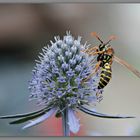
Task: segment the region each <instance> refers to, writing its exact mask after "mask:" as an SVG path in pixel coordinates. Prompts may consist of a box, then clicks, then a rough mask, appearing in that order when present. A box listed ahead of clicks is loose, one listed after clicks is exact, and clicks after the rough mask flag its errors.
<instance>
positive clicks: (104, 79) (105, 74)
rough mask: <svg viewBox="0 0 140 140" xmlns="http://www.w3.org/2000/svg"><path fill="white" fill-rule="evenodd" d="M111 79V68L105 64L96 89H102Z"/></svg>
mask: <svg viewBox="0 0 140 140" xmlns="http://www.w3.org/2000/svg"><path fill="white" fill-rule="evenodd" d="M111 77H112V70H111V66H110V64H108V63H106V64H105V66H104V67H102V71H101V74H100V81H99V84H98V89H103V88H104V87H105V86H106V85H107V84H108V83H109V81H110V79H111Z"/></svg>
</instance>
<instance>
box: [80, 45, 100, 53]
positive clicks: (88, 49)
mask: <svg viewBox="0 0 140 140" xmlns="http://www.w3.org/2000/svg"><path fill="white" fill-rule="evenodd" d="M94 50H95V51H97V50H98V46H94V47H91V48H87V49H85V50H82V52H85V53H89V52H91V51H94Z"/></svg>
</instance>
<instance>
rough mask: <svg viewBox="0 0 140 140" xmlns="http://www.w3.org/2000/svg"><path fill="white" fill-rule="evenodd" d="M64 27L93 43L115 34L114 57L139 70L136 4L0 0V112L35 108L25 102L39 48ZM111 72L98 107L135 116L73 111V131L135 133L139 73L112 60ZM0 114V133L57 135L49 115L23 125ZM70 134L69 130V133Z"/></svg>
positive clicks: (139, 125)
mask: <svg viewBox="0 0 140 140" xmlns="http://www.w3.org/2000/svg"><path fill="white" fill-rule="evenodd" d="M66 30H70V31H71V33H72V35H74V36H75V37H77V36H78V35H80V36H82V37H83V40H82V41H83V43H84V42H85V41H88V43H89V44H93V45H98V44H99V42H98V41H97V40H96V39H95V38H93V37H91V36H90V32H92V31H95V32H97V33H98V34H99V35H100V36H101V38H102V39H103V40H107V39H108V37H109V36H110V35H116V36H117V39H116V40H115V41H112V43H111V44H112V46H113V48H114V49H115V53H116V55H117V56H118V57H120V58H122V59H124V60H126V61H127V62H129V63H130V64H132V65H133V66H134V67H136V68H137V69H138V70H139V71H140V4H91V3H90V4H88V3H87V4H6V5H5V4H1V5H0V115H8V114H17V113H26V112H30V111H33V110H37V107H36V102H33V101H32V102H29V101H28V97H29V91H28V80H30V78H31V71H32V69H33V67H34V66H35V59H37V58H38V57H37V55H38V54H39V52H40V51H41V48H42V47H43V46H45V45H47V44H50V42H49V40H53V37H54V36H55V35H60V36H61V37H62V36H63V35H64V34H65V32H66ZM112 69H113V77H112V79H111V82H110V83H109V85H108V86H107V87H105V92H104V99H103V100H102V101H101V102H100V103H99V104H97V106H96V109H97V111H98V112H102V113H106V114H113V115H117V114H124V115H130V116H131V115H132V116H136V117H137V118H135V119H124V120H123V119H122V120H113V119H101V118H96V117H92V116H89V115H85V114H84V113H81V112H79V113H78V116H79V118H80V121H81V124H82V125H81V130H80V132H79V133H78V134H77V135H78V136H133V135H134V136H139V135H140V117H139V116H140V109H139V107H140V101H139V99H140V89H139V86H140V79H139V78H137V77H136V76H135V75H133V74H132V73H131V72H129V71H128V70H127V69H125V68H124V67H122V66H120V65H119V64H116V63H115V62H114V63H113V66H112ZM9 121H10V120H0V136H62V127H61V119H55V118H54V117H52V118H50V119H48V120H47V121H45V122H43V123H42V124H39V125H37V126H35V127H32V128H30V129H27V130H24V131H23V130H22V129H21V127H22V126H23V125H9V124H8V122H9ZM72 135H73V134H72Z"/></svg>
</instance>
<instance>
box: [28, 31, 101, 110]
mask: <svg viewBox="0 0 140 140" xmlns="http://www.w3.org/2000/svg"><path fill="white" fill-rule="evenodd" d="M54 39H55V42H52V41H51V46H48V47H44V48H43V53H41V54H40V55H41V56H39V58H40V62H39V63H37V64H36V67H35V69H34V70H33V76H32V79H31V81H30V86H29V89H30V93H31V96H30V99H37V100H38V102H39V104H43V105H49V104H52V105H53V106H57V107H58V108H60V109H61V110H62V109H63V108H65V107H66V106H68V107H71V108H74V107H77V106H78V105H79V104H85V103H90V102H92V101H94V102H96V101H97V100H98V98H97V96H96V90H97V85H98V81H99V76H98V75H95V76H93V77H92V78H91V79H90V80H89V81H88V82H86V83H84V84H82V80H83V79H84V78H86V77H87V76H88V75H89V74H90V73H91V72H92V70H93V66H91V60H92V59H93V56H92V57H89V56H88V55H87V54H85V53H83V52H82V50H83V49H85V48H87V47H88V46H87V45H86V44H84V45H82V44H81V37H78V38H77V39H74V37H73V36H72V35H71V34H70V33H69V32H67V34H66V35H65V36H64V37H63V39H62V40H61V39H60V37H55V38H54Z"/></svg>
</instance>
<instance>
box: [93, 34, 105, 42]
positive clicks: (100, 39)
mask: <svg viewBox="0 0 140 140" xmlns="http://www.w3.org/2000/svg"><path fill="white" fill-rule="evenodd" d="M91 36H95V37H96V38H97V39H98V40H99V41H100V42H101V43H103V41H102V40H101V39H100V37H99V36H98V35H97V33H96V32H91Z"/></svg>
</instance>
